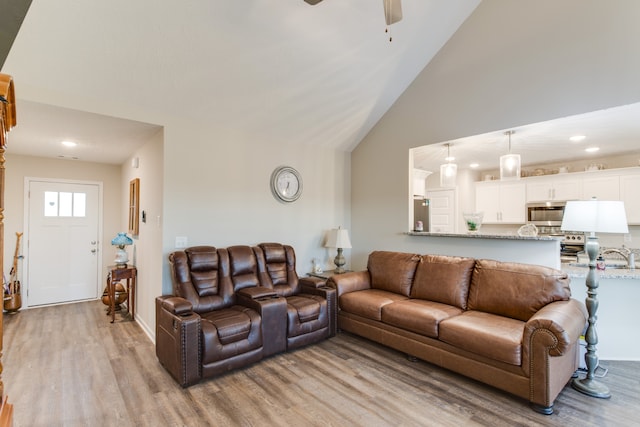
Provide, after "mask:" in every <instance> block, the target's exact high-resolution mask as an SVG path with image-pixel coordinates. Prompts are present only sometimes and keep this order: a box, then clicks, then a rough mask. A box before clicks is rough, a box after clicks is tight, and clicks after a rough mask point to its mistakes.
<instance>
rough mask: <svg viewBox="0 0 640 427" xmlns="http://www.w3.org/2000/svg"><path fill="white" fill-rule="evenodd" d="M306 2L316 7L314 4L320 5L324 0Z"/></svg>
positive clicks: (308, 0)
mask: <svg viewBox="0 0 640 427" xmlns="http://www.w3.org/2000/svg"><path fill="white" fill-rule="evenodd" d="M304 1H305V2H307V3H309V4H310V5H314V4H318V3H320V2H321V1H322V0H304Z"/></svg>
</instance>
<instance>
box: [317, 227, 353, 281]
mask: <svg viewBox="0 0 640 427" xmlns="http://www.w3.org/2000/svg"><path fill="white" fill-rule="evenodd" d="M324 247H325V248H337V249H338V255H336V257H335V259H334V260H333V262H334V263H335V265H336V269H335V270H334V273H336V274H341V273H344V272H345V269H344V268H343V266H344V265H345V264H346V260H345V259H344V256H343V255H342V249H344V248H347V249H349V248H351V241H350V240H349V232H348V230H346V229H344V228H341V227H338V228H334V229H333V230H330V231H329V234H328V236H327V243H325V245H324Z"/></svg>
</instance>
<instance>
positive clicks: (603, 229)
mask: <svg viewBox="0 0 640 427" xmlns="http://www.w3.org/2000/svg"><path fill="white" fill-rule="evenodd" d="M560 228H561V229H562V230H567V231H583V232H594V233H622V234H624V233H628V232H629V227H628V225H627V215H626V213H625V211H624V202H621V201H604V200H572V201H568V202H567V204H566V206H565V208H564V216H563V217H562V226H561V227H560Z"/></svg>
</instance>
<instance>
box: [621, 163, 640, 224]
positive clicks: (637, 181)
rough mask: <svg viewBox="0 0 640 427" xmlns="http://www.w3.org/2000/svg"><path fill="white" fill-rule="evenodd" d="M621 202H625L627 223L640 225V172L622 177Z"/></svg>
mask: <svg viewBox="0 0 640 427" xmlns="http://www.w3.org/2000/svg"><path fill="white" fill-rule="evenodd" d="M620 200H622V201H623V202H624V208H625V210H626V212H627V222H628V223H629V224H630V225H640V172H638V173H635V174H630V175H622V176H620Z"/></svg>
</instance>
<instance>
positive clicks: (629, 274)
mask: <svg viewBox="0 0 640 427" xmlns="http://www.w3.org/2000/svg"><path fill="white" fill-rule="evenodd" d="M561 268H562V271H564V272H566V273H567V274H568V275H569V277H575V278H585V277H587V273H588V272H589V267H584V266H581V265H575V264H571V263H569V264H562V267H561ZM596 271H597V273H598V275H599V276H600V278H601V279H640V270H638V269H637V268H636V269H634V270H629V269H628V268H607V269H605V270H596Z"/></svg>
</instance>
